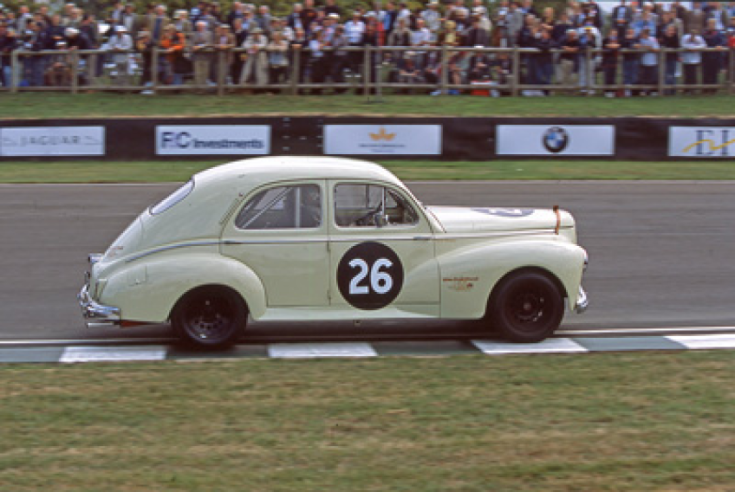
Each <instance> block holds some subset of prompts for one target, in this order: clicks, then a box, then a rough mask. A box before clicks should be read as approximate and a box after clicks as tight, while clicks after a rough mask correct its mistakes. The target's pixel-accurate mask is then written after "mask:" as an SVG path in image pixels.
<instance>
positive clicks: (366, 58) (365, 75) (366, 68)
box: [362, 45, 370, 98]
mask: <svg viewBox="0 0 735 492" xmlns="http://www.w3.org/2000/svg"><path fill="white" fill-rule="evenodd" d="M362 92H363V95H364V96H365V97H366V98H369V97H370V46H369V45H368V46H365V51H363V57H362Z"/></svg>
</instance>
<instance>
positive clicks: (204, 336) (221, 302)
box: [171, 287, 248, 349]
mask: <svg viewBox="0 0 735 492" xmlns="http://www.w3.org/2000/svg"><path fill="white" fill-rule="evenodd" d="M247 317H248V311H247V307H246V306H245V303H244V302H243V300H242V298H241V297H240V296H239V295H238V294H237V293H236V292H234V291H232V290H230V289H228V288H225V287H202V288H199V289H196V290H194V291H192V292H189V293H188V294H186V295H185V296H184V297H182V298H181V300H179V302H178V304H177V305H176V308H175V309H174V311H173V313H172V315H171V325H172V326H173V329H174V331H175V332H176V334H177V335H178V337H179V338H180V339H181V341H182V342H184V343H185V344H187V345H189V346H192V347H196V348H202V349H222V348H227V347H231V346H232V345H234V344H235V343H237V341H238V339H239V338H240V335H241V334H242V333H243V330H244V329H245V324H246V323H247Z"/></svg>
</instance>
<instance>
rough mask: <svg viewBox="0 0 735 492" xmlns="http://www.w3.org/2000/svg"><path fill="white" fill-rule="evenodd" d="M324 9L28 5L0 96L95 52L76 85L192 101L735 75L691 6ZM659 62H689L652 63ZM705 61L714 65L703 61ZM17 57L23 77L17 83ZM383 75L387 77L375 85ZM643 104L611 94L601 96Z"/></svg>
mask: <svg viewBox="0 0 735 492" xmlns="http://www.w3.org/2000/svg"><path fill="white" fill-rule="evenodd" d="M324 2H325V3H324V4H323V5H318V6H317V5H315V4H314V0H304V3H303V4H302V3H296V4H293V7H292V10H291V12H289V13H288V14H287V15H282V16H280V17H279V16H276V15H273V14H272V13H271V11H270V9H269V7H268V6H267V5H257V6H256V5H251V4H246V3H242V2H237V1H236V2H234V3H232V6H231V8H230V9H229V10H228V11H226V12H223V11H222V9H221V8H220V6H219V4H218V3H217V2H207V1H201V2H199V3H198V4H197V5H196V6H195V7H193V8H191V9H188V10H185V9H180V10H174V11H169V9H168V8H167V7H166V5H163V4H150V5H149V6H148V7H147V9H146V11H144V12H143V11H138V10H137V9H136V7H135V5H133V4H127V5H126V4H123V3H122V2H118V3H116V4H115V5H114V7H113V8H112V10H111V11H110V12H109V14H108V15H107V16H106V17H105V19H102V20H98V19H96V18H95V16H94V15H91V14H89V13H87V12H85V11H84V10H83V9H82V8H80V7H78V6H77V5H75V4H73V3H68V4H66V5H64V6H63V8H62V9H61V11H60V12H51V11H49V7H48V5H47V4H38V5H22V6H20V7H19V8H18V9H17V11H8V10H6V11H3V12H2V13H0V67H1V69H0V76H1V77H0V83H1V84H2V86H6V87H7V86H9V85H11V84H12V83H13V80H15V81H16V82H17V83H19V84H20V85H23V86H55V85H68V84H69V82H70V80H69V78H70V77H71V73H72V71H71V70H70V67H69V61H68V60H69V57H67V56H61V55H63V53H62V52H65V53H68V52H70V51H75V50H78V53H83V50H102V52H98V53H95V54H89V55H86V56H84V57H81V58H80V60H81V61H80V62H79V63H82V64H84V68H85V70H83V73H84V75H83V76H80V77H86V78H85V79H82V80H81V81H80V83H91V80H88V79H99V78H102V77H107V79H109V80H110V81H111V82H110V83H112V84H113V85H127V84H132V83H135V84H137V85H144V86H145V85H151V82H152V80H153V76H154V75H155V78H156V80H158V81H159V82H160V83H164V84H171V85H181V84H185V83H188V82H189V81H191V82H193V83H194V84H196V86H197V87H200V88H201V87H206V86H213V85H216V84H218V83H219V84H221V83H226V84H237V85H240V84H251V85H254V86H256V87H263V88H267V87H269V86H273V85H275V84H283V83H287V82H288V81H289V79H290V78H291V77H294V76H295V77H298V82H300V83H303V82H310V83H315V84H320V83H324V82H333V83H336V84H339V83H344V82H345V80H346V77H350V76H362V75H364V74H367V76H369V77H372V78H373V79H374V78H375V77H383V76H384V77H385V79H386V81H387V82H397V83H404V84H407V86H410V85H417V84H437V83H438V81H439V80H440V78H441V76H442V71H443V70H446V74H445V77H446V79H447V81H448V82H449V84H455V85H460V84H470V83H480V84H488V85H490V84H499V85H503V84H505V83H506V81H507V80H508V76H509V75H510V74H511V72H512V70H514V69H516V68H517V69H518V70H519V71H520V73H519V74H518V76H519V80H520V82H522V83H523V84H528V85H532V86H536V87H537V88H538V87H539V86H545V85H549V84H552V83H556V84H560V85H562V86H564V87H565V88H567V89H569V90H570V91H571V90H572V89H574V90H577V89H580V90H584V89H585V88H586V87H588V86H589V85H588V84H589V82H590V80H589V78H590V77H594V78H598V77H599V80H597V81H598V82H603V83H604V84H606V85H614V84H620V87H622V84H624V85H626V86H628V85H635V84H648V85H650V86H654V85H657V84H658V83H659V80H658V78H659V73H661V71H660V69H659V62H660V61H663V63H664V65H665V67H664V68H663V73H664V74H665V84H666V85H667V87H668V86H674V85H675V84H676V83H677V81H679V82H683V83H685V84H698V83H704V84H716V83H718V81H720V80H724V76H723V73H726V70H728V69H732V67H730V66H728V64H730V63H732V56H730V55H729V52H730V51H732V50H734V49H735V2H732V3H720V2H691V4H690V5H689V4H688V8H687V7H685V6H683V5H682V4H681V3H680V2H670V3H666V4H655V3H650V2H648V3H642V5H641V4H639V3H638V2H629V3H627V2H626V1H625V0H621V1H620V3H619V4H618V5H616V6H615V7H614V8H613V9H612V11H611V12H608V13H604V12H603V11H602V9H601V8H600V6H599V5H598V3H597V2H595V1H588V2H577V1H575V0H570V1H569V2H568V3H567V6H566V8H564V9H563V10H561V11H555V10H554V9H553V8H551V7H546V8H543V9H540V11H539V10H537V9H536V6H535V5H534V2H533V0H520V1H509V0H496V1H494V2H492V3H490V4H485V0H446V2H445V3H439V0H428V3H426V4H425V5H424V6H422V7H420V8H413V9H412V8H409V6H408V5H409V4H408V3H404V2H396V1H392V0H386V1H385V2H384V3H381V2H377V3H375V4H374V7H373V8H372V9H371V10H370V9H364V8H357V9H356V10H354V11H349V12H345V11H343V10H342V9H341V8H340V7H339V6H338V5H337V4H336V1H335V0H324ZM466 2H471V3H466ZM412 5H413V4H412ZM364 46H373V47H378V46H381V47H382V46H387V47H402V48H404V49H402V50H395V51H390V50H388V51H385V50H383V51H381V52H380V53H378V52H377V51H374V52H373V54H372V56H371V57H370V58H369V59H367V60H368V63H369V68H368V69H367V70H364V66H363V64H364V62H365V60H366V58H364V56H363V53H362V52H360V51H358V50H350V49H349V48H350V47H364ZM432 46H447V47H450V48H452V50H451V51H450V56H449V58H448V60H447V61H446V63H442V57H441V52H440V51H437V50H430V49H427V48H428V47H432ZM463 47H464V48H488V47H495V48H512V47H519V48H534V49H533V50H523V51H522V53H521V57H520V60H521V63H520V64H518V65H515V64H513V63H512V57H511V56H510V54H509V52H508V51H498V52H481V51H477V50H471V51H463V50H462V49H461V48H463ZM238 48H239V49H238ZM661 48H683V49H684V51H679V52H665V54H664V55H663V56H659V53H658V52H659V51H660V49H661ZM701 48H716V49H717V50H718V51H714V50H709V51H706V52H701V51H697V50H700V49H701ZM728 48H729V49H728ZM233 49H235V51H233ZM15 50H18V52H19V55H20V57H19V60H20V63H19V64H18V65H16V66H17V70H19V71H20V73H17V74H15V77H13V74H12V69H13V64H12V62H11V54H12V52H13V51H15ZM48 50H51V51H58V52H60V55H55V54H48ZM628 50H637V51H636V52H631V51H628ZM35 52H42V53H41V54H39V55H34V53H35ZM154 56H157V60H156V62H157V63H155V64H154V63H152V61H153V57H154ZM297 62H298V63H297ZM378 66H380V67H386V70H385V71H383V70H382V69H381V71H380V73H378V74H376V67H378ZM153 67H155V69H156V70H157V73H156V74H153V73H152V69H153ZM295 67H298V68H297V69H296V68H295ZM133 77H135V80H133ZM672 89H673V87H671V88H668V89H667V92H671V91H672ZM343 90H345V89H344V86H342V87H341V88H340V87H337V88H336V91H337V92H339V91H343ZM145 92H148V91H145ZM452 92H453V93H458V92H459V91H456V90H453V91H452ZM535 92H536V93H538V94H545V93H546V91H535ZM646 92H648V91H643V90H639V91H635V90H634V91H631V90H629V89H628V90H625V89H619V90H617V91H608V95H631V94H637V93H643V94H645V93H646ZM493 93H498V92H497V91H493Z"/></svg>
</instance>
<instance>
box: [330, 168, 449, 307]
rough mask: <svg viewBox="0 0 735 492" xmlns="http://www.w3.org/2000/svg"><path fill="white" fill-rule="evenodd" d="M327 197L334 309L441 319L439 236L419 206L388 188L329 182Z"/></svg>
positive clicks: (396, 189)
mask: <svg viewBox="0 0 735 492" xmlns="http://www.w3.org/2000/svg"><path fill="white" fill-rule="evenodd" d="M328 192H329V194H330V207H331V210H330V211H331V217H330V222H329V250H330V256H331V271H332V275H331V279H330V286H331V288H330V293H331V299H330V300H331V304H332V306H333V307H337V306H344V307H349V306H351V307H352V308H355V309H359V310H364V311H378V310H380V309H383V308H389V307H392V308H397V309H399V310H402V311H408V312H413V313H423V314H426V315H430V316H435V315H437V313H438V304H439V268H438V264H437V261H436V256H435V250H434V235H433V232H432V230H431V226H430V224H429V223H428V221H427V220H426V217H425V216H424V214H423V212H422V211H421V209H420V208H419V205H418V204H417V203H415V201H414V200H413V199H412V198H411V197H410V195H408V194H406V193H405V192H404V191H403V190H400V189H399V188H397V187H393V186H392V185H389V184H385V183H375V182H359V181H339V180H330V181H329V182H328ZM376 314H377V313H376Z"/></svg>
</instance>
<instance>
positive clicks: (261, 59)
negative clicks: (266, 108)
mask: <svg viewBox="0 0 735 492" xmlns="http://www.w3.org/2000/svg"><path fill="white" fill-rule="evenodd" d="M267 46H268V40H267V39H266V37H265V36H264V35H263V30H262V29H260V28H259V27H256V28H255V29H253V30H252V31H251V32H250V35H249V36H248V38H247V39H246V40H245V43H243V45H242V47H243V48H245V55H244V56H245V66H244V67H243V69H242V74H240V85H242V84H249V83H250V82H251V80H252V79H253V78H254V79H255V84H256V85H259V86H265V85H266V84H268V54H267V52H266V49H265V48H266V47H267Z"/></svg>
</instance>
